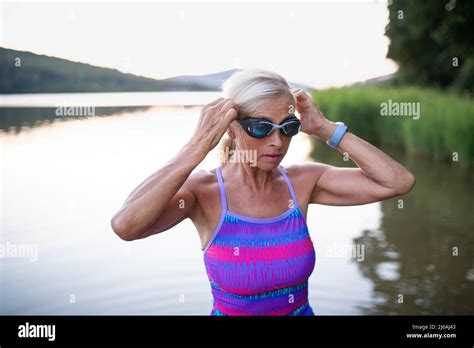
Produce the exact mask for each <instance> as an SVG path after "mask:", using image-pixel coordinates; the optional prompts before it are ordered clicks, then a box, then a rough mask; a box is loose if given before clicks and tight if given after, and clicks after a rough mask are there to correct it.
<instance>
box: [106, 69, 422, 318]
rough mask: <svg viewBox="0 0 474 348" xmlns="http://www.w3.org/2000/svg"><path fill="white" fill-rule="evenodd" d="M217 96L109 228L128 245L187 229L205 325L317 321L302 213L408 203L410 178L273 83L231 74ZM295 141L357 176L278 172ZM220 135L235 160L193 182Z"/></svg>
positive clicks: (315, 167)
mask: <svg viewBox="0 0 474 348" xmlns="http://www.w3.org/2000/svg"><path fill="white" fill-rule="evenodd" d="M223 94H224V96H225V98H219V99H217V100H215V101H213V102H212V103H210V104H208V105H206V106H205V107H204V108H203V109H202V111H201V116H200V119H199V123H198V125H197V128H196V130H195V133H194V135H193V136H192V137H191V139H190V140H189V142H188V143H187V144H186V145H185V146H184V147H183V148H182V149H181V150H180V151H179V152H178V154H177V155H176V156H175V157H174V158H173V159H171V160H170V161H169V162H168V163H166V165H165V166H163V167H162V168H161V169H159V170H158V171H157V172H156V173H154V174H152V175H151V176H150V177H149V178H148V179H146V180H145V181H144V182H143V183H142V184H140V185H139V186H138V187H137V188H136V189H135V190H134V191H133V192H132V193H131V194H130V196H129V197H128V199H127V200H126V202H125V203H124V205H123V207H122V208H121V209H120V210H119V211H118V212H117V213H116V215H115V216H114V217H113V218H112V228H113V230H114V231H115V233H117V235H118V236H120V237H121V238H122V239H124V240H127V241H131V240H135V239H140V238H145V237H148V236H150V235H153V234H156V233H160V232H163V231H166V230H168V229H170V228H171V227H173V226H175V225H176V224H178V223H180V222H181V221H183V220H184V219H186V218H190V219H191V220H192V222H193V223H194V225H195V226H196V229H197V231H198V233H199V236H200V238H201V242H202V248H203V250H204V263H205V266H206V271H207V275H208V277H209V281H210V284H211V291H212V294H213V298H214V300H213V307H212V310H211V315H314V313H313V310H312V308H311V306H310V304H309V303H308V278H309V276H310V275H311V273H312V271H313V268H314V265H315V250H314V247H313V243H312V241H311V238H310V235H309V233H308V227H307V225H306V212H307V209H308V205H309V204H311V203H318V204H326V205H358V204H366V203H371V202H377V201H381V200H385V199H388V198H391V197H396V196H400V195H403V194H406V193H407V192H409V191H410V190H411V189H412V187H413V186H414V184H415V178H414V176H413V175H412V174H411V173H410V172H409V171H408V170H406V169H405V168H404V167H403V166H402V165H401V164H399V163H397V162H396V161H395V160H393V159H392V158H390V157H389V156H387V155H386V154H385V153H383V152H382V151H380V150H379V149H377V148H376V147H374V146H372V145H371V144H369V143H368V142H366V141H364V140H363V139H361V138H359V137H357V136H356V135H354V134H352V133H351V132H349V131H348V130H347V127H346V126H345V125H344V124H341V123H333V122H331V121H329V120H327V119H326V118H325V117H324V115H323V114H322V113H321V111H320V110H319V109H318V107H317V106H316V105H315V103H314V102H313V101H312V99H311V97H310V96H309V95H308V94H307V93H306V92H304V91H302V90H292V89H291V88H290V86H289V84H288V82H287V81H286V80H285V79H284V78H283V77H281V76H279V75H277V74H275V73H273V72H270V71H267V70H261V69H252V70H244V71H240V72H237V73H235V74H234V75H232V76H231V77H230V78H229V79H228V80H227V81H226V82H225V83H224V86H223ZM295 108H296V111H298V113H299V115H300V119H298V118H296V116H295V115H294V111H295ZM300 130H301V131H303V132H305V133H307V134H310V135H312V136H315V137H317V138H319V139H320V140H322V141H326V142H327V144H328V145H329V146H331V147H333V148H335V149H337V150H338V151H339V152H341V153H347V154H348V155H349V156H350V158H351V159H352V160H353V161H354V162H355V163H356V164H357V166H358V168H338V167H334V166H330V165H327V164H323V163H303V164H295V165H291V166H288V167H287V168H283V167H281V166H280V165H279V163H280V162H281V160H282V159H283V157H284V156H285V154H286V152H287V151H288V147H289V145H290V142H291V137H292V136H295V135H296V134H297V133H298V132H299V131H300ZM226 132H227V134H228V136H229V138H228V139H227V140H226V141H225V143H224V148H225V149H226V150H229V149H230V150H232V151H225V153H228V154H231V155H232V156H230V157H227V158H225V159H224V163H222V164H221V167H219V168H216V169H213V170H211V171H204V170H201V171H198V172H196V173H193V174H191V173H192V171H193V169H195V168H196V167H197V166H198V164H199V163H200V162H201V161H202V160H203V159H204V158H205V157H206V155H207V154H208V153H209V151H211V150H212V149H213V148H214V147H215V146H216V145H217V144H218V143H219V141H220V139H221V138H222V136H223V135H224V133H226ZM237 154H239V156H238V160H236V159H237ZM240 154H244V156H242V155H240ZM251 154H253V155H254V156H252V155H251Z"/></svg>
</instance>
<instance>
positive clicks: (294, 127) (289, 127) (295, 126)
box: [283, 122, 301, 137]
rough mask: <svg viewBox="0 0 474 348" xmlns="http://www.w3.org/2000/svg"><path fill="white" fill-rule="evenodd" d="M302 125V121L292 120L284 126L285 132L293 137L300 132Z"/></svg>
mask: <svg viewBox="0 0 474 348" xmlns="http://www.w3.org/2000/svg"><path fill="white" fill-rule="evenodd" d="M300 127H301V123H300V122H290V123H287V124H286V125H285V126H284V127H283V133H284V134H285V135H286V136H288V137H292V136H294V135H296V134H298V132H299V131H300Z"/></svg>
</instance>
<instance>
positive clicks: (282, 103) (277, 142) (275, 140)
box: [234, 96, 294, 170]
mask: <svg viewBox="0 0 474 348" xmlns="http://www.w3.org/2000/svg"><path fill="white" fill-rule="evenodd" d="M293 113H294V104H293V103H292V100H291V98H290V97H289V96H281V97H275V98H273V99H272V100H271V101H270V102H268V103H266V104H265V105H264V106H263V107H262V108H260V109H259V110H257V112H255V113H253V114H252V115H242V116H243V117H245V116H251V117H257V118H260V117H265V118H266V119H268V120H269V121H270V122H272V123H274V124H280V123H281V122H282V121H283V120H284V119H286V118H287V117H288V116H289V115H290V114H293ZM234 124H235V128H236V130H237V131H236V138H235V142H236V148H237V150H247V151H252V150H253V151H255V152H256V159H257V164H256V166H257V167H258V168H259V169H261V170H272V169H274V168H276V167H277V166H278V164H280V162H281V160H282V159H283V157H284V156H285V155H286V152H287V151H288V147H289V146H290V141H291V137H287V136H284V135H283V134H281V132H280V130H279V129H275V130H274V131H273V132H272V133H271V134H270V135H268V136H266V137H264V138H253V137H251V136H250V135H248V134H247V133H246V132H245V130H244V129H243V128H242V127H241V126H240V124H238V123H237V122H234ZM272 155H273V156H272ZM275 155H276V156H275ZM254 156H255V155H254ZM252 158H255V157H253V156H252ZM252 166H254V165H252Z"/></svg>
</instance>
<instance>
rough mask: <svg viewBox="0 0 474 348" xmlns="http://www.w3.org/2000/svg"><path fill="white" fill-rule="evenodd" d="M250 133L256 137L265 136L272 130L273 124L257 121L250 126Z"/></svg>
mask: <svg viewBox="0 0 474 348" xmlns="http://www.w3.org/2000/svg"><path fill="white" fill-rule="evenodd" d="M248 129H249V132H250V135H251V136H253V137H255V138H263V137H265V136H267V135H268V133H269V132H270V131H271V130H272V126H271V125H270V124H268V123H261V122H255V123H251V124H249V126H248Z"/></svg>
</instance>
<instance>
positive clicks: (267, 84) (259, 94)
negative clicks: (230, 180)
mask: <svg viewBox="0 0 474 348" xmlns="http://www.w3.org/2000/svg"><path fill="white" fill-rule="evenodd" d="M222 92H223V96H224V98H229V99H232V101H233V102H234V103H235V104H236V105H237V108H238V115H237V118H240V117H243V116H244V115H252V114H254V113H255V112H257V110H258V109H260V108H261V107H263V106H264V105H265V104H266V103H268V101H269V100H270V99H273V98H275V97H280V96H288V97H289V98H291V101H292V104H293V105H295V102H296V101H295V97H294V96H293V94H292V93H291V86H290V84H289V83H288V81H287V80H286V79H285V78H284V77H283V76H281V75H278V74H277V73H275V72H272V71H269V70H265V69H247V70H241V71H238V72H235V73H234V74H232V76H230V77H229V78H228V79H227V80H225V81H224V83H223V84H222ZM235 148H236V146H235V141H234V140H233V139H232V138H230V137H228V136H227V137H225V138H224V141H223V143H222V147H221V152H222V153H225V154H229V152H230V151H231V150H235ZM226 149H228V151H226ZM230 157H231V156H230V155H226V156H221V165H222V164H224V163H225V162H227V161H228V160H229V159H230Z"/></svg>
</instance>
